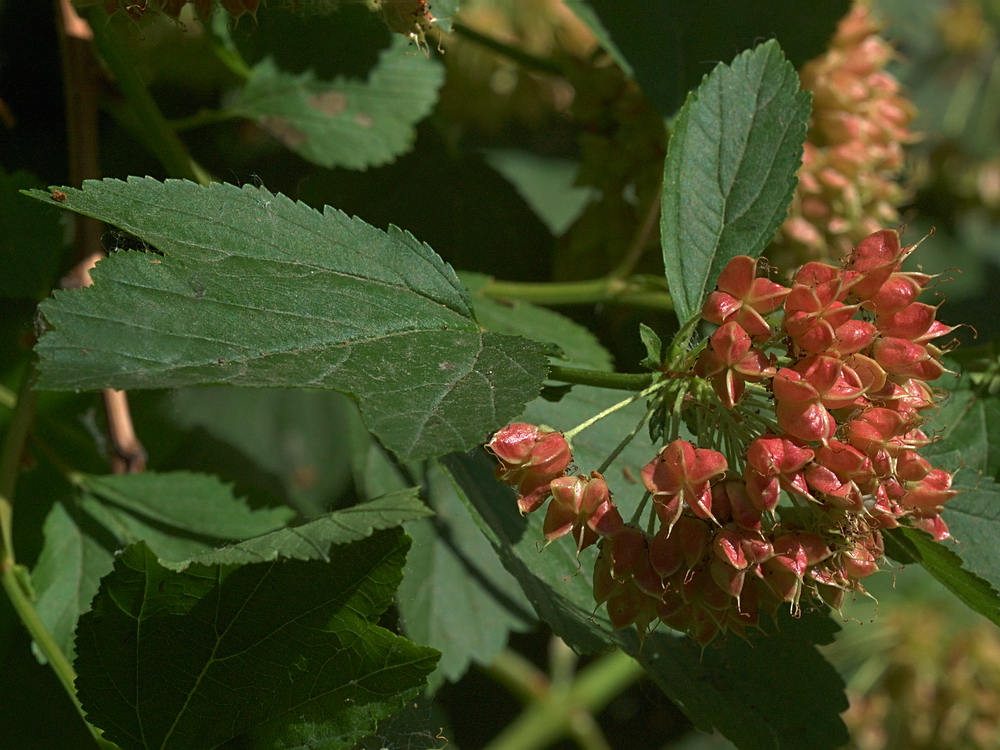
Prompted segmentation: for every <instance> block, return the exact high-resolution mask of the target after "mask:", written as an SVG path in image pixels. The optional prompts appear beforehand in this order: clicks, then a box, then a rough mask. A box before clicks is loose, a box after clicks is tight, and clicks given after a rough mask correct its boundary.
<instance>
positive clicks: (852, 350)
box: [829, 320, 877, 358]
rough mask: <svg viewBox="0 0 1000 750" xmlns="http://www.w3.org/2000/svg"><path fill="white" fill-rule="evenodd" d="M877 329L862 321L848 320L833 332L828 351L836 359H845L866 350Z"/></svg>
mask: <svg viewBox="0 0 1000 750" xmlns="http://www.w3.org/2000/svg"><path fill="white" fill-rule="evenodd" d="M876 333H877V329H876V328H875V326H874V325H872V324H871V323H869V322H867V321H864V320H849V321H847V322H846V323H844V324H843V325H842V326H840V327H838V328H837V329H836V331H834V336H833V341H832V343H831V344H830V346H829V350H830V351H831V352H833V353H834V354H836V355H837V356H838V357H841V358H843V357H847V356H848V355H851V354H856V353H857V352H860V351H861V350H862V349H866V348H867V347H868V346H870V345H871V343H872V341H873V340H874V339H875V334H876Z"/></svg>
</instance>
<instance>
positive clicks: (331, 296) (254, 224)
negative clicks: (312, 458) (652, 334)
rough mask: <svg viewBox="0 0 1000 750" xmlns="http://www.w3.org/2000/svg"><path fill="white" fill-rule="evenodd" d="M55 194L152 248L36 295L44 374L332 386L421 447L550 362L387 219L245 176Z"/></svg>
mask: <svg viewBox="0 0 1000 750" xmlns="http://www.w3.org/2000/svg"><path fill="white" fill-rule="evenodd" d="M66 192H67V194H68V196H69V197H68V199H67V200H66V201H65V203H64V204H63V205H65V206H66V207H67V208H71V209H73V210H77V211H79V212H80V213H84V214H87V215H89V216H95V217H97V218H100V219H102V220H104V221H107V222H109V223H111V224H114V225H116V226H118V227H120V228H122V229H124V230H126V231H128V232H131V233H132V234H134V235H136V236H138V237H139V238H140V239H142V240H144V241H146V242H148V243H150V244H151V245H153V246H154V247H156V248H157V249H158V250H159V251H161V252H162V253H164V255H163V256H162V257H160V256H155V255H152V254H150V253H137V252H118V253H115V254H113V255H112V257H110V258H108V259H107V260H104V261H102V262H101V263H99V264H98V265H97V267H96V268H95V269H94V272H93V276H94V280H95V283H94V286H93V287H91V288H89V289H86V290H81V291H77V292H62V293H57V294H56V295H55V298H54V299H52V300H49V301H47V302H45V303H44V304H43V306H42V311H43V314H44V316H45V318H46V320H47V322H48V324H49V325H50V326H51V327H54V328H55V330H50V331H49V332H47V333H46V334H45V335H44V336H43V337H42V339H41V341H40V342H39V344H38V352H39V354H40V356H41V358H42V361H41V365H40V367H41V370H42V377H41V381H40V384H39V387H40V388H43V389H55V390H60V389H96V388H103V387H115V388H130V389H134V388H173V387H180V386H186V385H208V384H228V385H242V386H259V387H268V386H269V387H309V388H329V389H333V390H339V391H341V392H344V393H347V394H349V395H350V396H352V397H353V398H354V399H356V400H357V401H358V402H359V404H360V406H361V409H362V413H363V416H364V418H365V421H366V423H367V424H368V426H369V428H370V429H371V430H372V431H373V432H374V433H375V434H376V435H377V436H378V437H379V439H380V440H381V441H382V442H383V443H384V444H385V445H386V446H387V447H388V448H389V449H390V450H392V451H394V452H396V453H397V454H399V455H401V456H403V457H407V458H416V457H424V456H431V455H440V454H442V453H446V452H449V451H453V450H466V449H468V448H469V447H471V446H473V445H476V444H477V443H479V442H480V441H481V440H482V439H483V437H484V436H485V435H486V434H487V433H488V432H490V431H491V430H494V429H496V428H497V427H499V426H501V425H503V424H505V423H507V422H508V421H510V420H511V419H512V418H513V417H515V416H516V415H517V414H518V413H519V412H520V410H521V409H522V408H523V405H524V403H525V402H526V401H528V400H529V399H530V398H532V397H534V396H535V395H536V394H537V393H538V390H539V388H540V386H541V383H542V380H543V379H544V377H545V374H546V362H545V358H544V356H543V354H542V351H541V349H540V347H539V346H538V345H537V344H534V343H531V342H528V341H526V340H524V339H519V338H514V337H510V336H502V335H498V334H493V333H490V332H485V331H483V330H482V329H481V328H480V327H479V325H478V324H477V323H476V322H475V320H474V319H473V317H472V310H471V306H470V304H469V299H468V295H467V293H466V292H465V290H464V289H463V288H462V286H461V284H460V283H459V281H458V279H457V278H456V277H455V274H454V272H453V271H452V270H451V268H450V267H449V266H447V265H446V264H445V263H444V262H442V261H441V259H440V258H439V257H437V256H436V255H435V254H434V253H433V251H432V250H431V249H430V248H428V247H427V246H426V245H423V244H421V243H420V242H418V241H417V240H416V239H414V238H413V237H412V236H411V235H409V234H407V233H405V232H402V231H400V230H398V229H396V228H391V229H390V231H389V233H388V234H387V233H385V232H381V231H379V230H377V229H375V228H373V227H371V226H368V225H367V224H365V223H364V222H362V221H360V220H359V219H349V218H348V217H346V216H344V215H343V214H341V213H340V212H338V211H335V210H333V209H330V208H327V209H326V211H325V213H323V214H320V213H318V212H316V211H314V210H312V209H310V208H308V207H307V206H304V205H303V204H301V203H293V202H292V201H290V200H289V199H288V198H285V197H284V196H282V195H272V194H271V193H269V192H268V191H266V190H263V189H259V188H254V187H251V186H244V187H243V188H242V189H240V188H235V187H233V186H231V185H219V184H213V185H212V186H211V187H209V188H202V187H199V186H197V185H194V184H193V183H189V182H183V181H168V182H166V183H160V182H157V181H156V180H152V179H148V178H147V179H136V178H133V179H130V180H129V181H128V182H127V183H123V182H120V181H116V180H105V181H102V182H88V183H86V184H85V187H84V189H83V190H73V189H71V188H66ZM34 195H35V196H36V197H44V195H43V194H40V193H38V192H37V191H36V192H35V193H34Z"/></svg>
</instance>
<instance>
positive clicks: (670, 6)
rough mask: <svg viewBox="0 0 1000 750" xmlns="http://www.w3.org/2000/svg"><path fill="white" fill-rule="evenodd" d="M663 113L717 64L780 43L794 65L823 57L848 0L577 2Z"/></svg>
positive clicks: (575, 5) (675, 105)
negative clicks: (764, 43) (761, 45)
mask: <svg viewBox="0 0 1000 750" xmlns="http://www.w3.org/2000/svg"><path fill="white" fill-rule="evenodd" d="M570 7H572V8H573V9H574V10H575V11H576V12H577V13H578V14H579V15H580V17H581V18H582V19H583V20H584V22H586V23H587V24H588V25H589V26H590V27H591V28H592V29H593V30H594V31H595V33H597V35H598V38H599V39H600V40H601V43H602V44H603V45H604V47H605V49H607V50H608V51H609V52H610V53H612V54H613V55H614V56H615V59H616V60H618V61H619V62H622V61H624V62H625V65H623V67H625V68H626V69H627V70H629V71H630V72H631V73H632V74H633V75H634V77H635V79H636V80H637V81H638V82H639V85H640V86H642V90H643V91H644V92H645V93H646V96H648V97H649V98H650V100H651V101H652V102H654V103H655V104H656V105H657V107H659V109H660V111H661V112H663V114H664V115H666V116H669V115H672V114H673V113H674V112H676V111H677V108H678V107H679V106H680V105H681V102H683V101H684V95H685V94H686V93H687V92H688V91H690V90H691V89H693V88H694V87H695V86H697V85H698V82H699V81H701V78H702V76H704V75H705V74H706V73H707V72H709V69H710V68H711V65H712V62H713V61H717V60H728V59H729V58H730V57H732V56H733V55H734V54H735V53H737V52H740V51H742V50H745V49H748V48H750V47H753V46H754V45H756V44H757V43H759V42H760V41H761V40H762V39H777V40H778V42H780V43H781V46H782V49H784V50H785V54H786V55H787V56H788V59H789V60H791V62H792V63H793V64H794V65H795V67H796V68H798V67H801V65H802V64H803V63H804V62H806V61H807V60H810V59H812V58H813V57H816V56H817V55H819V54H821V53H822V52H824V51H825V50H826V48H827V44H828V43H829V40H830V37H831V36H832V35H833V32H834V29H835V28H836V25H837V21H838V20H839V19H840V18H841V17H842V16H844V15H845V14H846V13H847V11H848V9H849V8H850V1H849V0H816V1H815V2H810V3H800V2H795V0H741V1H740V2H736V3H734V2H732V0H572V2H571V3H570Z"/></svg>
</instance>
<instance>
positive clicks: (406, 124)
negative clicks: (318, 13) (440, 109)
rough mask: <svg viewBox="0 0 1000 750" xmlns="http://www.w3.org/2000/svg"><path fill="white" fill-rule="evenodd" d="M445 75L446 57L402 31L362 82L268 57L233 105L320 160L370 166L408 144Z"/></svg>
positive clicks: (334, 164)
mask: <svg viewBox="0 0 1000 750" xmlns="http://www.w3.org/2000/svg"><path fill="white" fill-rule="evenodd" d="M443 81H444V67H443V66H442V65H441V63H440V62H438V61H437V60H432V59H430V58H428V57H426V56H424V55H422V54H415V52H414V49H413V46H412V44H411V43H410V41H409V40H408V39H405V38H404V37H401V36H398V35H397V36H394V37H393V42H392V45H391V46H390V47H389V48H388V49H386V50H385V51H384V52H382V55H381V56H380V57H379V62H378V64H377V65H376V66H375V68H374V69H372V71H371V72H370V74H369V76H368V80H367V81H364V82H362V81H355V80H348V79H343V78H338V79H336V80H333V81H322V80H318V79H317V78H316V76H315V75H314V74H313V73H311V72H306V73H302V74H299V75H295V74H290V73H286V72H284V71H282V70H280V69H279V68H278V66H277V65H275V63H274V61H273V60H271V59H270V58H267V59H264V60H262V61H261V62H259V63H258V64H257V65H256V66H254V68H253V71H252V72H251V74H250V78H249V80H248V81H247V83H246V86H244V87H243V89H242V91H240V94H239V96H238V98H237V99H236V101H235V102H234V103H233V105H232V110H233V111H234V112H235V113H236V114H239V115H242V116H244V117H248V118H250V119H253V120H256V122H257V123H258V124H259V125H260V126H261V127H262V128H264V129H265V130H267V131H268V132H269V133H271V134H272V135H273V136H274V137H275V138H277V139H278V140H279V141H281V142H282V143H284V144H285V145H286V146H288V148H290V149H292V150H293V151H295V153H297V154H299V156H301V157H302V158H304V159H308V160H309V161H311V162H313V163H315V164H319V165H320V166H323V167H348V168H351V169H365V168H367V167H373V166H379V165H381V164H386V163H388V162H390V161H392V160H393V159H395V158H396V157H397V156H399V155H400V154H401V153H404V152H405V151H408V150H409V149H410V147H411V146H412V145H413V140H414V138H415V136H416V130H415V125H416V124H417V122H419V121H420V120H422V119H423V118H424V117H425V116H426V115H427V114H429V113H430V111H431V109H432V108H433V107H434V104H435V102H436V101H437V92H438V89H439V88H440V87H441V83H442V82H443Z"/></svg>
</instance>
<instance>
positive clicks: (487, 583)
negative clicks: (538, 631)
mask: <svg viewBox="0 0 1000 750" xmlns="http://www.w3.org/2000/svg"><path fill="white" fill-rule="evenodd" d="M425 477H426V479H425V482H426V491H427V493H428V495H429V498H430V502H431V503H432V504H433V506H434V511H435V516H434V518H428V519H423V520H420V521H418V522H415V523H409V524H407V525H406V527H405V528H406V533H407V534H409V535H410V537H411V538H412V540H413V544H412V546H411V548H410V554H409V555H408V556H407V559H406V567H405V568H404V569H403V571H404V577H403V582H402V583H401V584H400V585H399V591H398V592H397V593H396V600H397V603H398V605H399V612H400V615H401V619H402V621H403V623H404V627H405V632H406V635H407V637H409V638H411V639H413V640H414V641H416V642H417V643H423V644H426V645H428V646H431V647H433V648H436V649H438V650H440V651H441V661H440V662H439V663H438V669H437V672H435V675H434V676H433V677H432V678H431V682H432V685H433V684H434V681H435V679H436V680H437V681H438V682H440V681H442V680H443V679H448V680H451V681H455V680H458V679H459V678H460V677H462V675H464V674H465V672H466V671H467V670H468V668H469V664H470V662H472V661H475V662H477V663H479V664H483V665H487V664H490V663H492V661H493V659H494V658H496V656H497V654H499V653H500V652H501V651H502V650H503V649H504V648H505V647H506V645H507V640H508V638H509V635H510V632H511V631H523V630H526V629H527V628H529V627H530V626H531V625H532V624H533V623H534V622H535V618H534V611H533V610H532V609H531V605H530V604H529V603H528V601H527V599H525V597H524V594H523V593H522V592H521V589H520V587H519V586H518V585H517V581H516V580H515V579H514V577H513V576H511V574H510V573H508V572H507V570H506V569H504V567H503V565H502V564H501V563H500V560H499V558H497V555H496V552H495V551H494V550H493V548H492V547H491V546H490V545H489V544H488V543H487V542H486V539H484V538H483V535H482V532H480V531H479V529H478V528H477V527H476V524H475V522H474V521H473V520H472V518H471V517H470V516H469V512H468V510H467V509H466V508H465V506H464V505H463V504H462V501H461V500H460V499H459V497H458V494H457V492H456V489H455V487H454V485H453V484H452V482H451V478H450V477H449V476H448V475H447V474H445V472H444V471H442V470H441V469H440V467H438V466H437V465H434V466H431V467H429V470H428V471H427V472H426V475H425Z"/></svg>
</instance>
